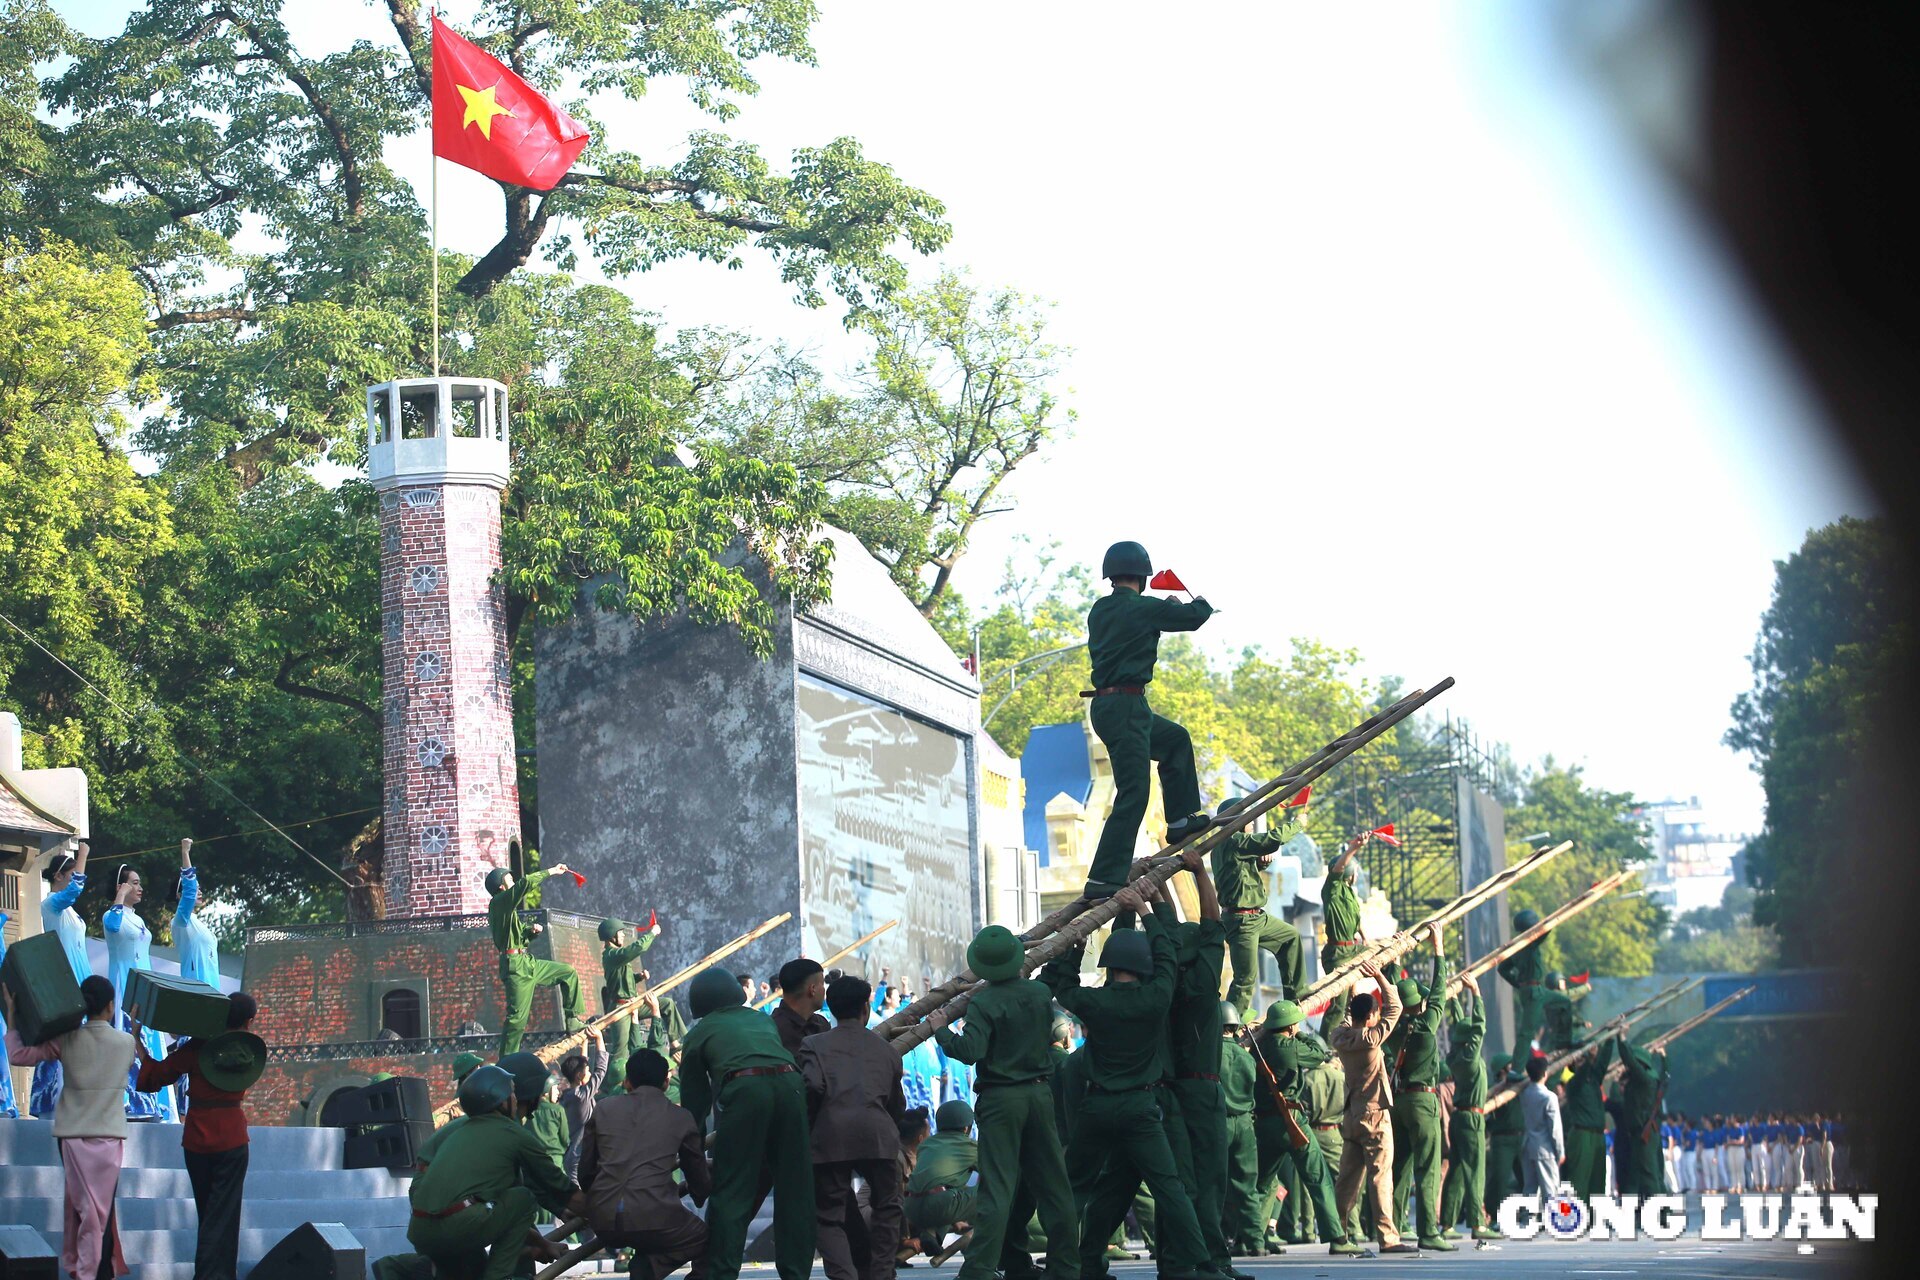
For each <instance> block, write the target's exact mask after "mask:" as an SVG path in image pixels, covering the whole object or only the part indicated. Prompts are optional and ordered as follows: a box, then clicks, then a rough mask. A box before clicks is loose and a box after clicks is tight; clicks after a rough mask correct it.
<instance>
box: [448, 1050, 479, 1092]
mask: <svg viewBox="0 0 1920 1280" xmlns="http://www.w3.org/2000/svg"><path fill="white" fill-rule="evenodd" d="M485 1065H487V1060H486V1059H485V1058H483V1057H481V1056H480V1055H479V1054H477V1053H475V1052H473V1051H472V1050H471V1049H469V1050H468V1051H467V1052H465V1053H463V1054H461V1055H460V1056H459V1057H457V1058H455V1059H454V1060H453V1082H454V1083H455V1084H459V1083H460V1082H461V1081H462V1080H465V1079H466V1078H467V1077H468V1076H470V1075H472V1074H473V1069H474V1068H475V1067H484V1066H485Z"/></svg>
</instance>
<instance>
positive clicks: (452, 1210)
mask: <svg viewBox="0 0 1920 1280" xmlns="http://www.w3.org/2000/svg"><path fill="white" fill-rule="evenodd" d="M485 1207H486V1204H485V1202H484V1201H480V1200H455V1201H454V1202H453V1203H452V1204H451V1205H448V1206H447V1207H446V1208H444V1209H442V1210H440V1212H438V1213H434V1212H432V1211H431V1210H428V1209H415V1210H414V1211H413V1216H414V1217H416V1218H451V1217H452V1216H453V1215H454V1214H456V1213H465V1212H466V1211H467V1210H469V1209H475V1208H482V1209H483V1208H485Z"/></svg>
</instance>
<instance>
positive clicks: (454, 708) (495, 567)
mask: <svg viewBox="0 0 1920 1280" xmlns="http://www.w3.org/2000/svg"><path fill="white" fill-rule="evenodd" d="M380 538H381V554H380V609H381V623H382V643H381V656H382V667H381V670H382V676H383V683H384V703H385V706H384V728H383V734H382V753H381V754H382V763H383V770H384V785H385V789H386V799H385V805H384V808H385V813H386V823H385V839H386V863H385V865H386V873H385V879H386V891H387V902H388V903H389V904H390V907H391V909H392V910H393V912H394V914H396V915H399V914H405V915H458V914H466V913H472V912H482V911H485V910H486V906H487V900H486V893H485V890H484V888H483V887H482V884H481V881H482V878H483V877H484V876H485V874H486V872H487V870H488V869H490V868H492V867H496V866H504V865H506V862H507V842H508V841H509V840H510V839H511V838H513V837H515V836H517V835H518V834H519V827H520V790H519V783H518V777H517V771H516V768H515V760H514V737H513V699H512V674H511V671H510V669H509V666H508V660H507V644H506V614H505V604H504V599H503V592H502V589H501V587H500V585H499V583H498V581H497V575H498V572H499V569H500V563H501V561H500V493H499V491H498V490H497V489H496V488H494V487H493V486H491V485H485V484H435V483H422V484H410V485H404V486H401V487H395V488H390V489H387V490H385V491H384V492H382V493H381V495H380Z"/></svg>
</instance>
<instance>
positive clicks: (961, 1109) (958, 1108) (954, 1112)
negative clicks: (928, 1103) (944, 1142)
mask: <svg viewBox="0 0 1920 1280" xmlns="http://www.w3.org/2000/svg"><path fill="white" fill-rule="evenodd" d="M933 1123H934V1127H935V1128H937V1129H938V1130H940V1132H941V1133H965V1132H966V1131H967V1130H968V1129H971V1128H973V1108H972V1107H970V1106H968V1105H967V1104H966V1103H964V1102H962V1101H961V1100H960V1099H958V1098H955V1099H954V1100H953V1101H952V1102H943V1103H941V1104H940V1109H939V1110H938V1111H936V1112H934V1113H933Z"/></svg>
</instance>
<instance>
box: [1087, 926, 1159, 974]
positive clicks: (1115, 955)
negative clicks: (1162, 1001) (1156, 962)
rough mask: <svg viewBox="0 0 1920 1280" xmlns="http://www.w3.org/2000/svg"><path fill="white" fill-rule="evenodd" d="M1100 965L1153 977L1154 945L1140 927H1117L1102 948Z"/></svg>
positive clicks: (1103, 967)
mask: <svg viewBox="0 0 1920 1280" xmlns="http://www.w3.org/2000/svg"><path fill="white" fill-rule="evenodd" d="M1100 967H1101V968H1102V969H1120V970H1123V971H1124V972H1127V973H1134V974H1138V975H1139V976H1141V977H1142V978H1151V977H1152V976H1153V945H1152V944H1151V943H1149V942H1148V941H1147V935H1146V934H1144V933H1141V932H1140V931H1139V930H1138V929H1115V930H1114V931H1113V932H1112V933H1111V934H1109V935H1108V936H1107V945H1106V946H1104V947H1102V948H1100Z"/></svg>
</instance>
